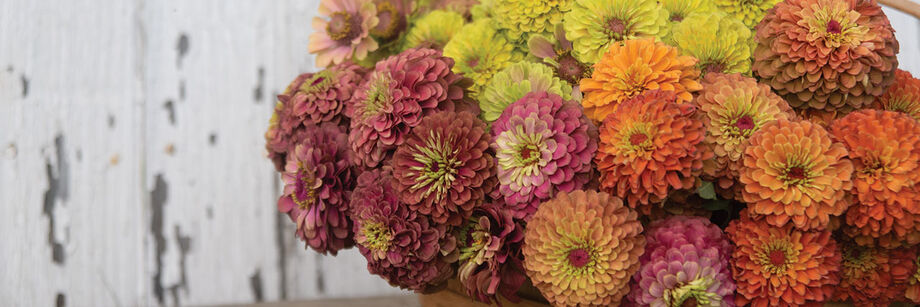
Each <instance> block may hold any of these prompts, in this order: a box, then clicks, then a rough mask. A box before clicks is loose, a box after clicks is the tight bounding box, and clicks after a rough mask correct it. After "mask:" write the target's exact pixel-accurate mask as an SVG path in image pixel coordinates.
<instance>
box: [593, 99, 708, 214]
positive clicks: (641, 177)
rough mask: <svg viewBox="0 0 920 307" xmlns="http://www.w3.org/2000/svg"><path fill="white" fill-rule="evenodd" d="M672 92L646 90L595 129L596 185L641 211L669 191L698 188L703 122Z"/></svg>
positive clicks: (644, 211)
mask: <svg viewBox="0 0 920 307" xmlns="http://www.w3.org/2000/svg"><path fill="white" fill-rule="evenodd" d="M675 100H677V97H676V96H674V93H673V92H663V91H651V92H647V93H644V94H642V95H639V96H637V97H635V98H633V99H630V100H628V101H626V102H625V103H623V104H622V105H620V107H619V108H617V110H616V111H615V112H614V113H612V114H610V116H608V117H607V120H605V121H604V123H603V125H602V126H601V127H600V144H599V146H598V151H597V156H596V157H595V161H596V162H597V169H598V170H599V171H600V173H601V178H600V186H601V188H602V189H604V190H608V191H610V192H611V193H613V194H616V195H618V196H619V197H621V198H624V199H626V200H628V201H629V205H630V207H633V208H636V207H641V210H640V211H641V212H642V213H644V214H648V213H649V212H650V208H649V207H650V206H652V205H653V204H657V203H660V202H661V201H663V200H664V199H665V198H666V197H667V196H668V194H669V193H670V192H672V191H675V190H682V189H691V188H693V187H694V186H696V185H697V184H698V180H697V177H698V176H699V175H700V173H701V172H702V168H703V162H702V161H703V159H706V158H709V156H710V155H711V154H710V153H709V152H708V151H706V150H705V147H704V145H703V144H702V141H703V137H704V135H705V132H706V130H705V127H703V123H702V122H701V121H700V120H699V119H698V116H696V115H695V110H696V108H694V107H693V106H692V105H689V104H684V103H675Z"/></svg>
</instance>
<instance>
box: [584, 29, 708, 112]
mask: <svg viewBox="0 0 920 307" xmlns="http://www.w3.org/2000/svg"><path fill="white" fill-rule="evenodd" d="M696 62H697V60H696V59H694V58H693V57H690V56H682V55H679V54H678V51H677V48H674V47H671V46H668V45H665V44H663V43H659V42H655V40H653V39H634V40H626V41H624V42H623V44H613V45H612V46H610V50H609V51H607V53H605V54H604V56H603V57H602V58H601V60H600V61H599V62H597V64H595V65H594V72H593V73H592V74H591V78H586V79H582V80H581V91H582V92H583V93H584V99H583V100H582V101H581V104H582V106H584V107H585V115H587V116H588V118H590V119H592V120H594V121H595V122H601V121H604V119H605V118H607V115H608V114H610V113H613V111H614V110H616V109H617V106H618V105H620V104H621V103H622V102H624V101H626V100H628V99H629V98H632V97H635V96H637V95H639V94H641V93H643V92H646V91H648V90H658V89H660V90H665V91H673V92H674V93H675V94H676V95H677V101H678V102H688V101H690V100H691V99H693V95H692V94H691V92H695V91H698V90H700V89H701V88H702V86H701V85H700V83H699V82H697V78H698V76H699V75H700V72H699V70H697V69H696V68H695V65H696Z"/></svg>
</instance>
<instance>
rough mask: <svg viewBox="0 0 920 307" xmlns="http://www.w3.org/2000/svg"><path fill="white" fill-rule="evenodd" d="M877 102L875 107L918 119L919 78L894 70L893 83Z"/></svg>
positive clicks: (919, 105) (919, 102) (919, 117)
mask: <svg viewBox="0 0 920 307" xmlns="http://www.w3.org/2000/svg"><path fill="white" fill-rule="evenodd" d="M877 104H878V107H877V109H882V110H888V111H896V112H901V113H905V114H907V115H910V116H911V117H913V118H914V119H916V120H920V79H916V78H914V77H913V76H912V75H911V74H910V72H907V71H903V70H900V69H899V70H897V71H895V73H894V83H892V84H891V86H890V87H888V90H887V91H885V94H883V95H882V96H881V97H879V99H878V103H877Z"/></svg>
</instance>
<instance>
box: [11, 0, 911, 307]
mask: <svg viewBox="0 0 920 307" xmlns="http://www.w3.org/2000/svg"><path fill="white" fill-rule="evenodd" d="M317 3H318V1H316V0H275V1H262V0H237V1H230V0H223V1H221V0H196V1H183V0H162V1H145V0H123V1H103V0H69V1H64V0H47V1H33V0H3V1H0V285H3V287H0V302H3V304H2V305H5V306H137V305H142V306H144V305H153V306H156V305H169V306H172V305H212V304H244V303H251V302H257V301H277V300H282V299H286V300H307V299H322V298H338V297H348V296H358V297H361V296H379V295H399V294H407V293H406V292H403V291H400V290H396V289H393V288H390V287H389V286H388V285H387V284H386V283H385V282H383V281H382V280H380V279H379V278H377V277H376V276H371V275H369V274H367V271H366V269H365V266H364V259H363V258H362V257H361V256H360V255H358V254H357V252H355V251H354V250H350V251H346V252H343V253H342V254H340V255H339V257H335V258H333V257H330V256H322V255H318V254H315V253H312V252H308V251H304V249H303V245H302V244H300V243H299V242H296V241H295V240H294V239H293V238H292V236H291V234H292V232H293V229H292V228H293V225H292V224H291V223H290V222H288V221H287V220H285V219H284V218H283V217H282V216H281V215H279V214H278V213H277V212H276V209H275V199H276V197H277V195H278V192H279V189H280V183H279V182H278V178H277V177H276V176H275V175H274V174H273V173H272V167H271V164H270V163H269V162H268V161H267V160H266V159H265V158H264V151H263V149H262V148H263V139H262V133H263V131H264V129H265V127H266V125H267V121H268V118H269V115H270V113H271V108H272V101H273V98H272V97H273V96H274V94H276V93H277V92H278V91H279V90H280V89H281V88H283V87H284V86H285V85H286V83H287V82H288V81H289V80H290V79H292V78H294V77H295V76H296V75H297V74H298V73H300V72H304V71H310V70H313V69H314V68H313V66H312V63H313V60H312V57H310V56H308V55H307V54H306V46H307V37H308V35H309V31H310V27H309V21H310V19H311V18H312V17H313V14H314V12H315V10H316V7H317V5H318V4H317ZM887 12H889V16H890V17H891V19H892V24H893V26H894V27H895V29H896V30H897V31H898V32H897V36H898V38H899V39H900V41H901V57H900V59H901V67H902V68H905V69H907V70H909V71H911V72H913V73H914V74H916V75H920V56H918V55H920V34H918V30H917V29H918V21H917V20H916V19H914V18H913V17H911V16H909V15H906V14H903V13H892V11H891V10H888V11H887ZM408 298H411V299H415V297H414V296H410V297H408Z"/></svg>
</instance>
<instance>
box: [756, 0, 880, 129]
mask: <svg viewBox="0 0 920 307" xmlns="http://www.w3.org/2000/svg"><path fill="white" fill-rule="evenodd" d="M755 38H756V41H757V47H756V48H755V50H754V66H753V70H754V73H755V74H756V75H757V76H758V77H760V79H761V80H762V82H764V83H766V84H769V85H770V86H771V87H773V89H774V90H776V92H777V93H778V94H779V95H780V96H783V97H784V98H786V101H788V102H789V104H790V105H791V106H792V107H794V108H814V109H823V110H836V109H840V110H841V111H844V112H849V111H851V110H853V109H860V108H863V107H865V106H867V105H869V104H871V103H872V102H873V101H875V99H876V97H878V96H881V95H882V94H883V93H884V92H885V89H886V88H888V86H889V85H891V83H892V82H893V81H894V71H895V69H896V68H897V67H898V60H897V58H896V57H895V56H896V55H897V53H898V42H897V40H895V37H894V30H893V29H892V28H891V25H890V24H889V23H888V18H887V17H885V13H883V12H882V9H881V7H880V6H879V5H878V4H877V3H876V2H875V1H872V0H868V1H857V0H845V1H839V0H789V1H784V2H781V3H779V4H777V5H776V7H775V8H774V9H773V10H771V11H770V12H769V13H768V14H767V17H766V18H764V21H763V22H762V23H761V24H760V25H759V26H758V27H757V34H756V36H755Z"/></svg>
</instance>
